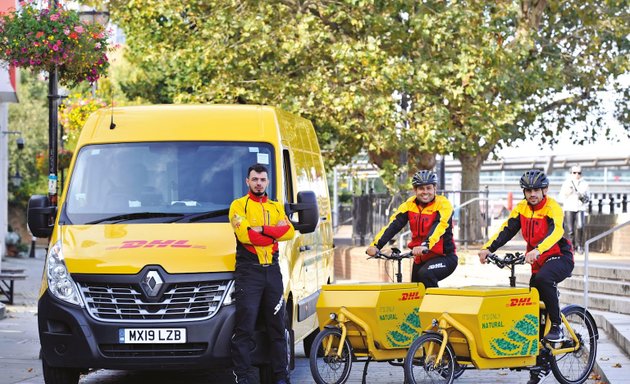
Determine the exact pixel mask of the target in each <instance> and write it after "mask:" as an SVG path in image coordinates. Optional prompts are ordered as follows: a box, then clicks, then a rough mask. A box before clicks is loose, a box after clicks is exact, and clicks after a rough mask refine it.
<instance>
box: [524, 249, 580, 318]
mask: <svg viewBox="0 0 630 384" xmlns="http://www.w3.org/2000/svg"><path fill="white" fill-rule="evenodd" d="M571 272H573V260H571V259H570V258H569V257H568V256H565V255H562V256H551V257H549V258H548V259H547V260H545V264H543V265H542V267H540V270H539V271H538V272H537V273H534V274H533V275H532V277H531V279H529V286H530V287H534V288H536V289H537V290H538V295H539V296H540V300H542V302H543V303H545V308H546V309H547V313H548V314H549V319H550V320H551V322H552V323H553V324H560V300H559V299H558V283H559V282H561V281H563V280H564V279H566V278H567V277H570V276H571Z"/></svg>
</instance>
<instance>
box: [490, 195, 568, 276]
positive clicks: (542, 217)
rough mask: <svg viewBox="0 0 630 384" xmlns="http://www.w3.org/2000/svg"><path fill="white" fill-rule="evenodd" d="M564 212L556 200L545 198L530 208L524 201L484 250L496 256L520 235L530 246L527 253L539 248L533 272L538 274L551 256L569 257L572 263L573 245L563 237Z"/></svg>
mask: <svg viewBox="0 0 630 384" xmlns="http://www.w3.org/2000/svg"><path fill="white" fill-rule="evenodd" d="M563 219H564V215H563V213H562V208H561V207H560V204H558V202H557V201H555V200H554V199H553V198H551V197H549V196H546V197H545V198H544V199H543V200H542V201H541V202H540V203H538V204H537V205H535V206H531V205H530V204H529V203H528V202H527V200H525V199H523V200H521V201H520V202H519V203H518V204H517V205H516V207H514V209H513V210H512V212H511V213H510V217H508V219H507V220H506V221H505V222H504V223H503V225H502V226H501V229H499V231H498V232H497V233H495V234H494V235H493V236H492V237H491V238H490V240H488V242H487V243H486V244H484V246H483V248H485V249H488V250H489V251H490V252H495V251H496V250H497V249H499V248H500V247H502V246H503V245H504V244H505V243H507V242H508V241H510V239H512V237H514V236H515V235H516V234H517V233H518V231H519V230H520V231H521V234H522V235H523V239H525V241H526V242H527V252H529V251H531V250H532V249H534V248H537V249H538V251H539V252H540V256H539V257H538V259H537V260H536V261H535V262H534V263H533V264H532V272H533V273H536V272H538V270H539V269H540V267H541V266H542V265H543V264H544V263H545V261H546V260H547V259H548V258H549V257H551V256H566V257H570V258H571V260H573V252H572V250H571V243H569V242H568V241H567V239H565V238H564V237H562V235H563V234H564V229H562V220H563Z"/></svg>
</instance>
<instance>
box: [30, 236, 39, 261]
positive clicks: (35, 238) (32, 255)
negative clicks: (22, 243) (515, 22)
mask: <svg viewBox="0 0 630 384" xmlns="http://www.w3.org/2000/svg"><path fill="white" fill-rule="evenodd" d="M36 240H37V237H35V236H33V237H32V239H31V249H30V251H29V254H28V257H32V258H34V257H35V241H36Z"/></svg>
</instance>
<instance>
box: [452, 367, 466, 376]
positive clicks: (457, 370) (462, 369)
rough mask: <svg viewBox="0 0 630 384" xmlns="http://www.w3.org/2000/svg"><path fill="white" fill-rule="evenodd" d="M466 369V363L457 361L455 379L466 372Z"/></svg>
mask: <svg viewBox="0 0 630 384" xmlns="http://www.w3.org/2000/svg"><path fill="white" fill-rule="evenodd" d="M465 370H466V368H465V365H461V364H459V363H456V364H455V373H454V374H453V380H457V379H459V377H460V376H461V375H463V374H464V371H465Z"/></svg>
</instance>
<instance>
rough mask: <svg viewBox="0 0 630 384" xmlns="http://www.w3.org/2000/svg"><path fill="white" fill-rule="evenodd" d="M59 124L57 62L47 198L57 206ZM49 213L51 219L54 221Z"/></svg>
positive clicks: (51, 76)
mask: <svg viewBox="0 0 630 384" xmlns="http://www.w3.org/2000/svg"><path fill="white" fill-rule="evenodd" d="M58 7H59V4H58V2H57V0H53V1H52V2H51V3H50V11H51V13H52V12H54V11H55V10H56V9H57V8H58ZM58 126H59V68H58V67H57V64H54V65H53V67H51V68H50V70H49V71H48V199H49V200H50V205H52V206H53V207H56V206H57V137H58V131H57V129H58ZM54 220H55V218H54V215H51V221H54Z"/></svg>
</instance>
